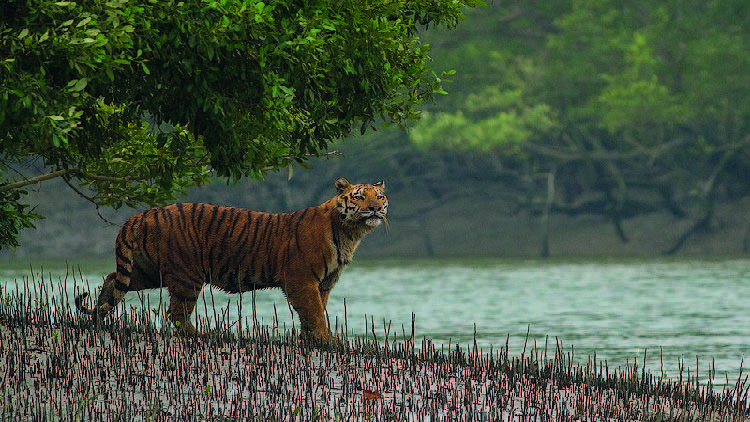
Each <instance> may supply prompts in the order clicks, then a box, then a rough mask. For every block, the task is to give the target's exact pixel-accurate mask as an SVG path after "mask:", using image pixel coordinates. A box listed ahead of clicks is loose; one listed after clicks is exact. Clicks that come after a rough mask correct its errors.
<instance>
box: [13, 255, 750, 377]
mask: <svg viewBox="0 0 750 422" xmlns="http://www.w3.org/2000/svg"><path fill="white" fill-rule="evenodd" d="M98 271H101V272H98ZM49 273H51V274H53V280H57V279H58V277H63V276H61V275H59V274H64V273H65V272H64V270H62V271H58V272H55V271H50V270H45V274H49ZM84 273H85V274H84V276H85V278H86V279H88V280H89V281H90V282H91V283H92V285H96V284H99V283H100V282H101V276H102V275H104V274H105V273H106V270H99V269H97V270H95V271H94V270H92V271H91V272H87V271H86V270H84ZM748 273H750V261H745V260H728V261H700V260H695V261H646V262H644V261H633V262H587V263H564V262H559V263H555V262H546V261H523V262H506V261H494V262H491V261H481V262H468V261H465V262H459V261H455V262H449V263H446V262H436V261H422V262H418V263H408V262H401V261H387V262H382V263H375V262H365V263H359V264H355V265H354V266H352V267H351V268H350V269H348V270H347V271H346V272H345V273H344V275H343V276H342V279H341V281H340V282H339V285H338V286H337V287H336V288H335V289H334V290H333V292H332V294H331V298H330V301H329V309H328V311H329V315H330V320H331V324H338V325H339V326H342V325H343V324H344V315H345V313H346V324H348V328H349V331H350V332H353V333H355V334H360V335H361V334H363V333H365V332H368V333H369V332H371V331H372V330H373V327H372V325H373V323H374V332H375V335H377V336H378V337H379V338H381V339H382V338H383V337H384V336H385V333H386V331H388V333H389V335H390V336H394V335H398V336H399V337H401V335H402V333H404V332H405V333H407V334H409V333H410V332H411V325H412V315H414V316H415V317H414V318H415V319H414V325H415V332H416V335H417V338H418V339H419V338H422V337H427V338H430V339H432V340H433V341H434V342H435V343H437V344H445V345H448V344H456V343H458V344H461V345H468V344H471V343H473V341H474V333H475V332H476V340H477V343H478V344H479V346H480V347H482V348H483V349H484V350H486V351H489V350H490V348H492V349H495V350H497V349H498V348H504V347H505V346H506V342H507V344H508V347H509V348H510V352H511V354H512V355H519V354H520V353H521V351H522V350H523V347H524V343H525V342H526V341H527V331H528V344H527V348H528V349H531V348H532V347H533V345H534V344H536V347H537V349H540V350H541V349H543V348H544V346H545V343H547V344H548V348H549V349H550V353H552V351H553V350H554V347H555V344H556V341H560V342H562V344H563V345H564V346H565V348H566V350H574V351H575V355H576V356H577V357H578V360H579V362H582V363H585V362H586V361H587V359H588V358H589V357H590V356H593V355H594V354H596V358H597V361H601V362H603V361H606V362H607V363H608V365H609V366H610V367H617V366H623V365H626V364H627V363H631V364H632V362H633V361H634V360H637V361H638V362H639V364H640V363H641V362H643V359H644V353H645V354H646V364H647V367H648V368H649V369H650V370H651V371H652V372H653V373H656V374H660V373H661V371H662V370H663V371H664V372H665V373H666V375H667V376H670V377H672V376H678V371H679V367H680V365H684V366H685V368H691V373H693V374H694V371H695V368H696V362H697V365H698V368H699V371H700V373H701V374H702V375H703V379H704V380H705V379H706V378H707V374H708V369H709V367H710V366H714V367H715V369H716V377H715V380H714V383H715V384H717V385H720V384H724V383H725V377H726V376H729V377H730V380H729V383H730V384H734V381H735V380H736V377H737V376H738V374H739V369H740V364H741V361H742V359H743V357H744V355H745V353H746V351H747V350H748V341H747V340H748V338H749V337H750V309H748V306H747V305H746V303H747V301H748V298H750V283H748V281H747V275H748ZM28 274H29V270H28V269H26V270H23V269H21V270H16V271H15V272H14V271H12V270H7V269H6V270H5V271H2V272H0V279H3V280H6V281H4V282H3V284H4V287H5V288H12V286H13V285H14V283H13V282H12V280H21V279H23V278H24V277H26V278H28ZM46 278H49V276H48V275H47V276H46ZM67 280H69V281H70V280H72V277H69V278H68V279H67ZM68 287H69V292H70V293H69V294H68V296H69V298H70V300H72V297H73V290H72V289H73V286H72V283H70V282H69V283H68ZM162 297H163V298H164V299H165V300H166V292H162ZM204 297H205V302H203V301H199V303H198V309H197V314H198V315H199V316H201V317H203V316H205V315H206V314H207V315H209V316H210V318H209V321H210V320H211V319H212V318H213V317H214V315H215V313H214V312H213V310H212V309H211V306H212V304H214V305H215V306H216V307H217V308H220V309H221V310H222V311H226V309H229V318H230V319H231V318H234V319H237V318H238V314H239V312H240V308H239V306H238V301H239V296H238V295H226V294H224V293H222V292H220V291H216V290H213V291H211V290H210V289H204ZM252 299H253V298H252V296H251V295H250V294H246V295H243V302H242V310H241V312H242V315H243V319H244V318H245V317H250V315H251V312H252ZM254 299H255V302H256V306H255V311H256V312H257V318H258V319H259V320H261V321H263V323H266V324H271V323H273V322H274V320H277V321H278V323H279V324H280V326H281V327H280V328H282V329H283V328H284V327H290V326H291V324H293V323H294V320H295V319H296V316H295V315H293V314H292V312H291V311H290V310H289V308H288V306H287V304H286V300H285V299H284V297H283V295H282V294H281V292H279V291H278V290H269V291H261V292H258V293H257V294H256V295H255V298H254ZM128 301H129V304H130V305H132V306H140V304H139V303H138V297H137V296H136V295H135V294H133V293H131V294H129V295H128ZM148 301H149V306H151V307H154V306H156V304H157V303H158V301H159V293H158V292H156V291H154V292H153V294H151V296H150V297H149V298H148ZM274 304H275V305H276V307H275V309H274ZM219 313H222V312H219ZM387 322H390V327H389V328H388V324H387Z"/></svg>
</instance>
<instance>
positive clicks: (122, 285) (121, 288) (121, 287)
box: [115, 280, 130, 292]
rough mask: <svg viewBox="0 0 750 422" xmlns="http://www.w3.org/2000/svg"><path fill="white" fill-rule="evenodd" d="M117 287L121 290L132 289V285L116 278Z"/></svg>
mask: <svg viewBox="0 0 750 422" xmlns="http://www.w3.org/2000/svg"><path fill="white" fill-rule="evenodd" d="M115 289H117V290H119V291H121V292H127V291H128V290H130V286H128V285H127V284H125V283H123V282H122V281H120V280H115Z"/></svg>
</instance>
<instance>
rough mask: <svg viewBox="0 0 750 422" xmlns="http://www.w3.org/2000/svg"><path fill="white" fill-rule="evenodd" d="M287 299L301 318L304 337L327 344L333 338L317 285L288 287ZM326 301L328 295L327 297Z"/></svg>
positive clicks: (286, 290)
mask: <svg viewBox="0 0 750 422" xmlns="http://www.w3.org/2000/svg"><path fill="white" fill-rule="evenodd" d="M282 290H283V291H284V294H285V295H286V299H287V300H288V301H289V304H290V305H292V307H293V308H294V310H295V311H297V315H298V316H299V321H300V328H301V331H302V336H303V337H312V338H313V339H315V340H318V341H322V342H327V341H329V340H330V338H331V336H330V333H329V332H328V324H327V322H326V310H325V306H324V304H323V300H322V297H321V292H320V291H319V290H318V286H317V283H310V284H307V285H295V284H291V285H287V286H285V287H284V288H283V289H282ZM325 298H326V301H327V299H328V294H326V295H325Z"/></svg>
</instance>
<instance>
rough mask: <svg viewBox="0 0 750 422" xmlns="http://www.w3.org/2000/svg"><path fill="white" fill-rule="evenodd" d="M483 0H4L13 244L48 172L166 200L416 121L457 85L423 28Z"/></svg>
mask: <svg viewBox="0 0 750 422" xmlns="http://www.w3.org/2000/svg"><path fill="white" fill-rule="evenodd" d="M476 3H477V2H476V1H474V0H461V1H452V0H429V1H418V2H417V1H395V2H394V1H390V0H387V1H386V0H368V1H359V0H339V1H314V0H311V1H307V0H281V1H274V2H267V3H266V2H263V1H259V0H245V1H240V0H237V1H232V0H222V1H208V0H204V1H201V2H179V3H174V2H153V1H126V0H108V1H99V0H97V1H86V2H72V1H59V2H43V1H37V0H0V176H1V177H2V179H0V248H2V247H3V246H6V247H7V246H11V247H12V246H16V245H17V244H18V233H19V231H20V230H21V229H23V228H26V227H32V226H33V220H34V219H37V218H40V217H41V216H39V215H37V214H35V213H34V212H33V208H30V207H29V206H27V205H25V204H23V195H24V194H25V193H26V190H25V188H26V187H27V186H29V185H30V184H33V183H38V182H42V181H44V180H49V179H51V178H55V177H62V178H64V179H65V181H66V182H67V183H68V185H69V186H70V187H71V188H72V189H75V190H76V191H77V192H79V193H80V194H81V195H83V196H86V197H87V198H88V199H89V200H91V201H92V202H93V203H94V204H96V205H97V206H100V205H105V206H114V207H119V206H122V205H128V206H137V205H139V204H147V205H154V204H158V203H162V202H164V201H166V200H169V199H172V198H173V197H174V195H175V193H178V192H181V191H182V190H184V189H185V188H186V187H188V186H191V185H195V184H201V183H204V182H206V181H207V178H208V174H209V172H213V174H215V175H218V176H224V177H229V178H240V177H246V176H249V177H262V175H263V173H264V172H267V171H269V170H274V169H278V168H282V167H284V166H287V165H290V163H293V162H304V161H305V160H306V159H307V158H308V157H311V156H316V155H319V154H321V153H323V152H325V151H326V149H327V148H328V146H329V145H330V144H331V143H332V142H334V141H335V140H337V139H340V138H342V137H343V136H346V135H347V134H349V133H350V132H351V131H352V130H355V129H359V130H360V131H362V132H364V131H366V130H367V129H368V128H370V127H372V126H373V125H374V124H375V123H376V122H385V123H395V124H399V125H400V124H404V123H405V122H407V121H409V120H411V119H413V118H414V117H415V115H416V114H417V110H416V106H417V105H419V104H421V103H422V102H424V101H426V100H430V99H432V98H433V95H434V94H436V93H439V92H443V91H442V88H441V77H440V76H439V75H438V74H436V73H435V72H434V71H433V70H432V68H431V58H430V56H429V53H430V46H429V45H428V44H425V43H424V42H423V41H422V39H421V38H420V32H421V31H423V30H425V29H428V28H433V27H436V26H439V27H446V28H453V27H454V26H455V25H456V24H457V23H458V21H459V20H460V19H461V17H462V8H464V7H473V6H475V5H476ZM81 185H87V189H86V190H81V189H80V188H79V187H80V186H81Z"/></svg>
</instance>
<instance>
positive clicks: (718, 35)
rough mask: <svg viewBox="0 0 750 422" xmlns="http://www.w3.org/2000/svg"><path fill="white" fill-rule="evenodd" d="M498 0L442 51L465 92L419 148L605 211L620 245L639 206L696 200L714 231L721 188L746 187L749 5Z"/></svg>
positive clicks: (550, 200) (735, 1) (552, 203)
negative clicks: (467, 159) (462, 42)
mask: <svg viewBox="0 0 750 422" xmlns="http://www.w3.org/2000/svg"><path fill="white" fill-rule="evenodd" d="M494 6H495V7H492V8H491V9H490V10H491V13H486V12H485V13H481V14H479V13H471V14H470V15H469V20H470V22H471V25H465V26H462V27H461V28H459V29H458V34H456V36H459V37H464V38H465V39H469V40H470V41H468V42H466V44H467V45H468V46H469V47H468V48H460V49H458V48H456V50H457V51H456V52H454V53H453V54H450V53H446V52H445V50H441V52H442V54H443V55H444V56H446V57H450V58H449V59H448V60H450V63H451V65H452V66H453V65H455V66H456V69H459V71H460V72H462V76H464V77H465V78H466V79H465V80H464V82H463V83H464V86H462V91H463V92H466V94H464V95H452V96H451V97H452V98H449V99H448V100H449V101H445V102H441V103H440V104H437V105H436V106H435V107H433V108H431V109H430V110H429V112H428V113H427V115H426V118H425V119H423V120H422V121H421V122H418V123H417V124H416V127H414V129H412V130H411V131H410V135H409V136H410V139H411V141H412V142H414V143H415V144H416V145H418V146H420V147H422V148H428V149H433V150H434V149H450V150H452V151H457V152H462V153H463V154H473V157H475V158H476V159H478V160H487V159H492V160H494V164H493V167H494V168H495V169H499V170H501V172H505V173H509V172H512V173H516V174H517V175H518V176H519V177H518V179H523V180H532V181H535V182H534V183H531V185H530V189H532V190H533V191H534V192H535V193H536V194H535V195H525V194H522V195H519V198H531V200H530V202H529V203H527V205H528V206H529V208H531V209H534V210H536V212H539V211H540V210H541V209H542V208H544V207H548V208H549V207H551V208H552V209H556V210H558V211H562V212H568V213H598V214H602V215H606V216H608V217H610V218H611V219H612V221H613V222H614V223H615V225H616V227H617V229H618V232H619V233H620V235H621V237H622V239H623V240H626V239H627V235H626V233H624V231H623V230H622V227H621V226H620V224H619V222H620V220H621V219H623V218H627V217H628V216H630V215H634V214H637V213H644V212H651V211H653V210H656V209H665V210H668V211H669V212H671V213H673V214H674V215H675V216H677V217H681V216H684V215H685V214H686V212H685V205H686V204H688V203H693V204H696V203H697V204H700V207H703V210H704V211H703V213H701V215H700V217H699V218H698V220H697V222H696V226H695V228H699V227H703V228H706V227H708V224H709V223H710V220H711V212H712V204H713V201H714V200H715V199H716V198H717V197H720V196H721V195H724V197H728V196H732V195H734V196H738V195H748V194H750V185H748V184H747V181H748V177H749V175H750V154H748V151H750V148H748V147H750V104H749V103H748V102H749V101H750V78H748V76H747V75H748V72H750V56H749V55H748V54H747V53H746V52H747V51H748V49H749V48H750V23H749V22H750V20H748V18H750V3H747V2H744V1H740V0H729V1H723V2H720V3H716V2H701V1H693V0H687V1H668V2H651V1H641V0H637V1H631V2H621V1H614V0H597V1H586V0H567V1H559V2H546V3H538V2H525V1H520V0H519V1H509V2H503V4H501V5H500V4H497V5H494ZM436 45H437V44H436ZM443 47H444V48H446V47H447V48H451V46H450V45H448V46H446V45H443ZM459 61H460V62H461V63H463V66H459V65H457V64H456V63H458V62H459ZM467 71H468V73H469V74H468V75H467ZM453 91H454V93H455V89H453ZM469 92H470V93H469ZM439 133H441V134H443V135H444V136H438V134H439ZM549 175H552V176H555V177H552V178H550V177H548V176H549ZM550 183H552V184H551V185H550ZM516 187H518V186H516ZM555 188H557V189H555ZM634 192H638V194H634ZM646 198H647V199H646ZM519 201H521V199H519ZM676 246H679V245H676Z"/></svg>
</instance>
